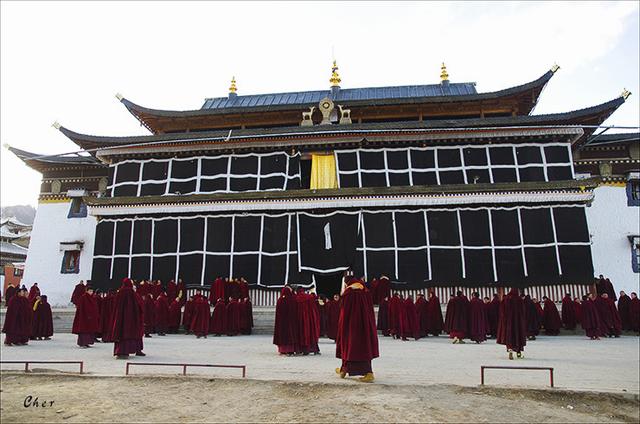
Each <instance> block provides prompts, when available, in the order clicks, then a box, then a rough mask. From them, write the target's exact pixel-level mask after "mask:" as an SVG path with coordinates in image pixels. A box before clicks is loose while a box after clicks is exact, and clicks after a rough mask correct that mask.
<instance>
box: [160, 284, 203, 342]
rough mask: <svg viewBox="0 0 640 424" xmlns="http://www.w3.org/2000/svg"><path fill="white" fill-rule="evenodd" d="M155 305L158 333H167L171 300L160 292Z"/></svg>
mask: <svg viewBox="0 0 640 424" xmlns="http://www.w3.org/2000/svg"><path fill="white" fill-rule="evenodd" d="M155 306H156V309H155V318H156V319H155V324H156V331H157V332H158V334H166V333H168V332H169V301H168V300H167V296H166V295H165V294H164V293H160V296H158V298H157V299H156V305H155ZM207 315H208V314H207Z"/></svg>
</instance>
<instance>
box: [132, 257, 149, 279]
mask: <svg viewBox="0 0 640 424" xmlns="http://www.w3.org/2000/svg"><path fill="white" fill-rule="evenodd" d="M150 267H151V257H149V256H139V257H133V258H131V272H130V273H129V275H130V276H131V278H133V279H134V280H148V279H149V278H151V276H150V275H149V269H150Z"/></svg>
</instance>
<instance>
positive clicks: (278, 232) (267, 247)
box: [256, 216, 295, 253]
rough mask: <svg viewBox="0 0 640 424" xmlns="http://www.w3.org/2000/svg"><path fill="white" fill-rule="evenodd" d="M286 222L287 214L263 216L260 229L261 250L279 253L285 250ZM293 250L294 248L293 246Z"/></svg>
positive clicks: (287, 219) (287, 221)
mask: <svg viewBox="0 0 640 424" xmlns="http://www.w3.org/2000/svg"><path fill="white" fill-rule="evenodd" d="M292 221H293V220H292ZM288 223H289V217H287V216H280V217H266V216H265V217H264V228H263V231H262V251H263V252H267V253H279V252H286V251H287V228H288ZM292 224H293V222H292ZM256 250H257V249H256ZM293 250H295V248H294V249H293Z"/></svg>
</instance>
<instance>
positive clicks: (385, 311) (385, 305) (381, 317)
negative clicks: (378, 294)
mask: <svg viewBox="0 0 640 424" xmlns="http://www.w3.org/2000/svg"><path fill="white" fill-rule="evenodd" d="M377 329H378V330H379V331H381V332H382V335H383V336H385V337H389V335H390V334H391V333H390V332H389V299H388V298H386V297H385V298H383V299H381V300H380V304H379V306H378V321H377Z"/></svg>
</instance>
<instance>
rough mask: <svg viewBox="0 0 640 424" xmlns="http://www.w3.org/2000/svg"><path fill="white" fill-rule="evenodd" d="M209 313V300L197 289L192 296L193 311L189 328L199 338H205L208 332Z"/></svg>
mask: <svg viewBox="0 0 640 424" xmlns="http://www.w3.org/2000/svg"><path fill="white" fill-rule="evenodd" d="M210 319H211V313H210V311H209V302H208V301H207V299H206V298H205V297H204V296H203V295H202V294H201V293H200V291H199V290H198V291H197V292H196V294H195V296H193V313H192V315H191V324H190V330H191V332H192V333H193V334H195V335H196V337H197V338H198V339H199V338H201V337H204V338H205V339H206V338H207V334H209V320H210Z"/></svg>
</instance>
